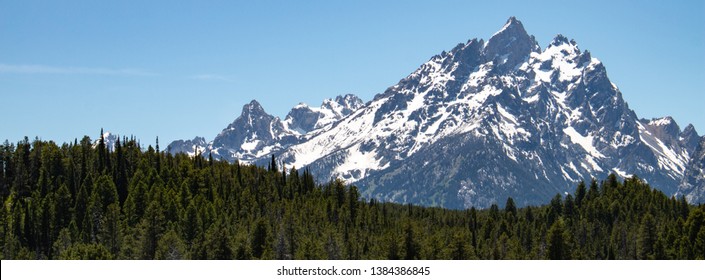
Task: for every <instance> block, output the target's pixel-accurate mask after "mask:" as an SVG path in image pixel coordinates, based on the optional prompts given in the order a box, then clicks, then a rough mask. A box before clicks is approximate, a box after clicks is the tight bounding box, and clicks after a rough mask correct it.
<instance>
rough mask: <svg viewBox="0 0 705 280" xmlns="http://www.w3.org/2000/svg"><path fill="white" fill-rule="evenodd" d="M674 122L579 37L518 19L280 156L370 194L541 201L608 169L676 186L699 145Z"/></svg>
mask: <svg viewBox="0 0 705 280" xmlns="http://www.w3.org/2000/svg"><path fill="white" fill-rule="evenodd" d="M669 122H670V123H672V124H675V122H674V121H672V120H663V121H655V122H647V123H644V122H642V121H640V120H638V119H637V117H636V114H635V113H634V112H633V111H632V110H630V109H629V108H628V106H627V104H626V102H624V100H623V99H622V95H621V93H620V92H619V89H618V88H617V87H616V86H615V85H614V84H612V83H611V82H610V81H609V78H608V77H607V72H606V69H605V67H604V65H603V64H602V62H600V61H599V60H598V59H595V58H593V57H592V56H591V54H590V53H589V52H587V51H585V52H582V51H581V50H580V49H579V48H578V46H577V43H576V42H575V41H573V40H568V39H567V38H566V37H565V36H563V35H557V36H556V37H555V39H554V40H553V41H552V42H551V43H550V44H549V45H548V47H547V48H546V49H545V50H541V48H540V47H539V46H538V44H537V43H536V41H535V39H534V37H533V36H530V35H528V34H527V33H526V31H525V30H524V27H523V25H522V23H521V22H520V21H518V20H517V19H516V18H510V19H509V20H508V21H507V23H506V24H505V26H504V27H503V28H502V29H501V30H500V31H499V32H497V33H495V34H494V35H493V36H492V37H491V38H490V39H489V40H488V41H487V42H486V43H485V42H484V41H483V40H478V39H472V40H470V41H468V42H467V43H465V44H459V45H457V46H456V47H455V48H453V49H452V50H451V51H449V52H443V53H442V54H440V55H437V56H434V57H432V58H431V59H430V60H429V61H428V62H426V63H424V64H423V65H421V66H420V67H419V68H418V69H417V70H416V71H414V72H413V73H411V74H410V75H409V76H408V77H406V78H404V79H402V80H401V81H400V82H399V83H398V84H396V85H394V86H392V87H390V88H389V89H387V91H385V92H384V93H382V94H380V95H378V96H376V97H375V98H374V100H372V101H371V102H370V103H368V104H367V105H366V106H364V107H362V108H361V109H360V110H358V111H356V112H354V113H353V114H351V115H350V116H348V117H346V118H344V119H342V120H341V121H340V122H339V123H337V124H336V125H335V126H333V127H330V128H328V129H325V130H320V131H316V132H315V133H313V135H312V136H311V137H310V138H309V139H308V140H306V141H304V142H302V143H300V144H296V145H293V146H291V147H290V148H288V149H286V150H285V151H284V153H283V154H282V155H281V156H280V159H282V160H283V161H284V163H285V164H286V165H287V166H288V167H291V166H296V167H302V166H308V167H310V168H312V171H313V174H318V175H319V176H320V178H319V179H320V180H323V181H325V180H328V179H330V178H334V177H339V178H343V179H345V180H346V181H348V182H350V183H355V184H357V185H359V186H360V187H361V189H362V190H364V192H365V194H366V195H368V196H373V197H377V198H379V199H383V200H390V201H397V202H415V203H423V204H430V205H442V206H446V207H471V206H478V207H487V206H489V204H491V203H501V202H503V201H504V200H505V199H506V197H508V196H513V197H514V198H515V200H516V199H517V198H519V201H520V203H522V204H529V203H541V202H545V201H547V200H548V199H550V197H551V196H553V195H555V193H564V192H565V191H571V190H572V188H573V187H574V186H575V183H576V182H577V181H579V180H586V179H588V180H589V179H590V178H591V177H592V176H595V177H602V176H604V175H606V174H607V173H611V172H615V173H618V174H621V175H622V176H629V175H630V174H639V176H641V177H643V178H645V179H646V180H647V181H649V182H652V183H653V184H654V185H655V186H664V187H663V189H664V190H665V191H666V192H667V193H673V192H674V191H675V187H676V186H677V181H678V179H679V178H681V177H682V175H683V172H684V170H685V166H686V164H687V161H688V159H689V153H688V152H687V151H688V150H689V149H691V147H690V145H691V144H688V143H685V142H683V141H680V142H679V141H678V137H679V135H680V134H682V133H681V131H680V130H679V129H678V127H677V125H676V126H675V130H674V128H673V125H672V124H669ZM657 127H659V128H657ZM660 131H663V133H661V132H660ZM666 135H668V136H669V137H665V136H666ZM695 135H697V134H695ZM674 139H675V140H674Z"/></svg>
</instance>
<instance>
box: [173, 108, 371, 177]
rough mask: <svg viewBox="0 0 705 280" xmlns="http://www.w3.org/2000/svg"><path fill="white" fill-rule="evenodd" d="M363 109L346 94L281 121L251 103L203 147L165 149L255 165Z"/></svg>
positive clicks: (201, 141)
mask: <svg viewBox="0 0 705 280" xmlns="http://www.w3.org/2000/svg"><path fill="white" fill-rule="evenodd" d="M363 105H364V104H363V103H362V100H360V98H358V97H357V96H355V95H352V94H347V95H344V96H338V97H336V98H335V99H326V100H324V101H323V104H321V107H309V106H308V105H306V104H299V105H297V106H295V107H294V108H293V109H292V110H291V111H290V112H289V114H288V115H287V117H286V119H285V120H284V121H282V120H281V119H279V118H278V117H274V116H272V115H269V114H267V112H265V110H264V108H262V106H261V105H260V104H259V102H257V101H256V100H252V101H251V102H250V103H248V104H246V105H245V106H243V108H242V113H241V114H240V116H239V117H237V118H236V119H235V120H234V121H233V122H232V123H231V124H230V125H228V126H227V127H226V128H225V129H223V131H221V132H220V133H219V134H218V135H217V136H216V137H215V138H214V139H213V141H211V142H208V143H206V140H205V138H203V137H196V138H194V139H193V140H177V141H173V142H172V143H171V144H169V146H168V148H167V149H168V150H169V151H170V152H171V153H186V154H188V155H189V156H193V155H195V154H196V151H198V152H199V153H200V154H201V155H203V156H207V155H209V154H212V156H213V157H214V158H216V159H223V160H227V161H231V162H232V161H235V160H239V161H241V162H245V163H249V162H255V161H257V160H259V159H263V158H268V157H269V156H270V155H271V154H273V153H278V152H280V151H282V150H283V149H285V148H286V147H288V146H291V145H293V144H296V143H299V142H301V141H303V140H304V139H305V136H306V135H307V133H308V132H309V131H312V130H316V129H320V128H324V127H326V126H328V125H331V124H333V123H334V122H336V121H338V120H340V119H342V118H343V117H345V116H347V115H348V114H350V113H351V112H352V111H354V110H357V109H358V108H360V107H361V106H363Z"/></svg>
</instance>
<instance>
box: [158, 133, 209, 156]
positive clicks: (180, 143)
mask: <svg viewBox="0 0 705 280" xmlns="http://www.w3.org/2000/svg"><path fill="white" fill-rule="evenodd" d="M207 147H208V143H207V142H206V139H205V138H203V137H195V138H193V140H176V141H174V142H171V144H169V146H168V147H167V150H168V152H170V153H173V154H187V155H189V156H194V155H196V154H203V153H204V152H205V151H206V148H207Z"/></svg>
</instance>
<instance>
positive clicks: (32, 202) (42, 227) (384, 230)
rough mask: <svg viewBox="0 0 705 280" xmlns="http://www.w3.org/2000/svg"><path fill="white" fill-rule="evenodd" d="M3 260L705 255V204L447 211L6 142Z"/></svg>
mask: <svg viewBox="0 0 705 280" xmlns="http://www.w3.org/2000/svg"><path fill="white" fill-rule="evenodd" d="M0 186H2V190H1V192H2V201H3V207H2V211H0V225H1V227H0V247H1V248H2V250H1V252H0V253H1V254H2V255H1V258H2V259H703V258H705V226H704V224H705V206H702V205H701V206H692V205H688V204H687V203H686V202H685V200H683V199H675V198H670V197H667V196H666V195H664V194H663V193H661V192H659V191H656V190H653V189H652V188H651V187H650V186H649V185H648V184H646V183H644V182H643V181H641V180H639V179H638V178H631V179H627V180H625V181H623V182H620V181H618V180H617V178H616V176H614V175H611V176H609V177H607V178H605V180H604V181H601V182H597V181H592V182H588V183H587V184H582V183H581V184H580V185H578V186H577V189H576V191H575V193H574V194H569V195H561V194H557V195H556V196H555V197H554V198H553V200H551V201H550V202H549V203H548V204H547V205H545V206H537V207H525V208H517V207H516V206H515V204H514V202H513V200H512V199H511V198H510V199H508V200H507V201H506V202H502V203H501V206H500V205H497V204H493V205H492V206H491V207H490V208H489V209H486V210H476V209H474V208H473V209H468V210H447V209H442V208H427V207H418V206H412V205H400V204H393V203H383V202H380V201H375V200H366V199H363V198H361V197H360V194H359V192H358V190H357V188H356V187H354V186H345V185H344V184H343V183H342V181H340V180H336V181H332V182H329V183H326V184H323V185H320V184H316V183H315V182H314V180H313V176H312V174H310V173H309V172H308V171H304V172H299V171H297V170H284V171H283V172H282V171H281V170H280V169H279V168H277V163H276V160H274V159H272V162H271V163H270V164H269V167H268V168H262V167H257V166H251V165H241V164H238V163H234V164H232V163H228V162H224V161H216V160H213V159H212V158H208V157H201V156H195V157H188V156H186V155H183V154H180V155H171V154H169V153H166V152H164V151H160V149H159V145H158V144H157V146H156V147H154V148H153V147H151V146H150V147H147V148H146V149H144V148H143V147H140V145H139V143H138V142H137V141H136V140H134V139H127V138H122V139H120V140H118V142H117V143H115V146H114V148H113V149H112V150H111V149H108V148H107V147H106V145H105V143H104V141H103V139H101V140H99V141H98V144H96V145H94V144H93V142H92V141H91V139H89V138H88V137H84V138H83V139H82V140H81V141H74V143H68V144H62V145H60V146H59V145H57V144H56V143H54V142H51V141H41V140H34V141H32V142H30V141H29V140H28V139H26V138H25V140H24V141H21V142H19V143H16V144H15V143H9V142H7V141H5V143H4V144H2V145H0Z"/></svg>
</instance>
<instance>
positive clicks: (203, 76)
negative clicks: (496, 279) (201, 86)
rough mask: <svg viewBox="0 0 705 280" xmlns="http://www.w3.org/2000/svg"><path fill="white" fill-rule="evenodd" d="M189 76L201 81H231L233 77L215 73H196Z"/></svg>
mask: <svg viewBox="0 0 705 280" xmlns="http://www.w3.org/2000/svg"><path fill="white" fill-rule="evenodd" d="M189 78H191V79H194V80H201V81H220V82H232V81H233V79H232V78H230V77H227V76H223V75H216V74H198V75H193V76H190V77H189Z"/></svg>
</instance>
